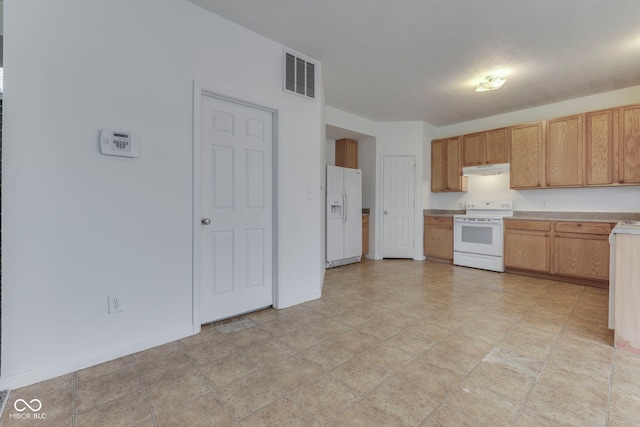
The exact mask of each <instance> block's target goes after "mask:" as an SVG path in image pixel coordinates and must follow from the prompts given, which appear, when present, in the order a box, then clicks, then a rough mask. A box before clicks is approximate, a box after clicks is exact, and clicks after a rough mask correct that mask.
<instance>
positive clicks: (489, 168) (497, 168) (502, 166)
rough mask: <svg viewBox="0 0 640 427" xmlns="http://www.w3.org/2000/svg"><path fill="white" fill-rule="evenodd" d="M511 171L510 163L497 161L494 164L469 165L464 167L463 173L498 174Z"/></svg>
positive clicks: (467, 174)
mask: <svg viewBox="0 0 640 427" xmlns="http://www.w3.org/2000/svg"><path fill="white" fill-rule="evenodd" d="M501 173H509V163H496V164H494V165H479V166H467V167H465V168H462V175H465V176H469V175H498V174H501Z"/></svg>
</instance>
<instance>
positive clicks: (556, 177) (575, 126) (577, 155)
mask: <svg viewBox="0 0 640 427" xmlns="http://www.w3.org/2000/svg"><path fill="white" fill-rule="evenodd" d="M546 133H547V145H546V152H547V159H546V160H547V182H546V183H547V186H548V187H581V186H582V163H583V157H582V152H583V151H582V147H583V143H584V142H583V141H584V140H583V138H582V115H577V116H571V117H564V118H560V119H555V120H549V121H547V132H546Z"/></svg>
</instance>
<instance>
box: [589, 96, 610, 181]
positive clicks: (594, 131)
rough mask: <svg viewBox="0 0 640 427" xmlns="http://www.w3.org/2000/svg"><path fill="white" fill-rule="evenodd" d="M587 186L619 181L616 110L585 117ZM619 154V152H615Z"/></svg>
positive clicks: (594, 113) (596, 112) (593, 112)
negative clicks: (616, 154) (616, 147)
mask: <svg viewBox="0 0 640 427" xmlns="http://www.w3.org/2000/svg"><path fill="white" fill-rule="evenodd" d="M585 117H586V118H585V122H586V123H585V127H586V129H587V130H586V134H587V135H586V141H585V182H584V183H585V185H611V184H613V183H614V182H616V180H617V175H618V174H617V170H616V169H617V168H616V164H617V159H616V157H615V154H614V149H615V141H616V136H615V133H616V130H617V129H616V125H615V123H616V117H617V111H616V110H614V109H608V110H600V111H592V112H590V113H587V114H586V115H585ZM615 151H616V152H617V150H615Z"/></svg>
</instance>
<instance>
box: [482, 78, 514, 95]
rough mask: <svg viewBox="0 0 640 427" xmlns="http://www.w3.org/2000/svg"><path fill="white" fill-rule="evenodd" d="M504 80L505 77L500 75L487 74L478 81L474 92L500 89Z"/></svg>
mask: <svg viewBox="0 0 640 427" xmlns="http://www.w3.org/2000/svg"><path fill="white" fill-rule="evenodd" d="M506 81H507V79H503V78H501V77H494V76H487V77H486V78H485V80H484V81H483V82H480V83H478V87H476V92H486V91H488V90H496V89H500V88H501V87H502V85H503V84H504V83H505V82H506Z"/></svg>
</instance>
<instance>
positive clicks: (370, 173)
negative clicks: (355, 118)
mask: <svg viewBox="0 0 640 427" xmlns="http://www.w3.org/2000/svg"><path fill="white" fill-rule="evenodd" d="M376 165H377V162H376V138H363V139H360V140H358V167H359V168H360V169H362V207H363V208H366V209H369V247H368V248H367V251H368V252H367V255H365V256H366V257H367V258H373V257H374V252H375V247H376V241H377V239H378V236H377V234H376V233H375V229H374V228H373V224H375V220H376V218H377V214H376V209H375V206H376V200H377V194H378V193H377V192H376V175H377V174H376Z"/></svg>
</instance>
